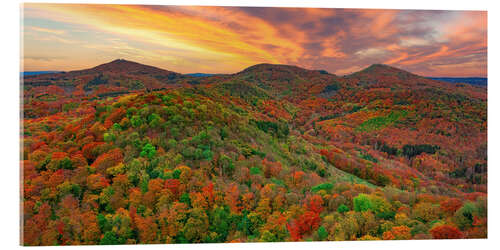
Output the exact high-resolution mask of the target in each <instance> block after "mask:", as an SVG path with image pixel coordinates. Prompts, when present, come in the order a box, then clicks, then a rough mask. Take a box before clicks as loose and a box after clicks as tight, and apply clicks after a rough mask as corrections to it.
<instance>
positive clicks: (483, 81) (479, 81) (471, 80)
mask: <svg viewBox="0 0 500 250" xmlns="http://www.w3.org/2000/svg"><path fill="white" fill-rule="evenodd" d="M428 78H429V79H432V80H436V81H443V82H451V83H467V84H471V85H478V86H488V78H485V77H428Z"/></svg>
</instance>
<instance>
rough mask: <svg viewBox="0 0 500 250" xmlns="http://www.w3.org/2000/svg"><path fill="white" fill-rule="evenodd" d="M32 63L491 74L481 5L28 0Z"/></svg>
mask: <svg viewBox="0 0 500 250" xmlns="http://www.w3.org/2000/svg"><path fill="white" fill-rule="evenodd" d="M22 10H23V15H24V17H23V19H22V26H21V29H22V40H23V42H24V49H23V55H22V58H21V59H22V60H21V63H22V64H23V66H24V69H23V70H24V71H41V70H65V71H68V70H76V69H84V68H90V67H94V66H96V65H98V64H102V63H106V62H109V61H112V60H114V59H118V58H122V59H127V60H131V61H136V62H139V63H143V64H148V65H153V66H156V67H160V68H164V69H167V70H172V71H176V72H179V73H194V72H203V73H234V72H238V71H241V70H243V69H244V68H246V67H248V66H251V65H254V64H258V63H276V64H292V65H297V66H300V67H304V68H308V69H324V70H327V71H329V72H331V73H335V74H338V75H345V74H349V73H352V72H355V71H358V70H360V69H363V68H365V67H367V66H369V65H371V64H373V63H384V64H388V65H391V66H395V67H398V68H402V69H405V70H408V71H411V72H413V73H417V74H420V75H424V76H456V77H460V76H482V77H485V76H486V75H487V15H486V12H480V11H429V10H425V11H419V10H364V9H307V8H256V7H187V6H175V7H174V6H140V5H78V4H31V3H30V4H24V6H23V8H22Z"/></svg>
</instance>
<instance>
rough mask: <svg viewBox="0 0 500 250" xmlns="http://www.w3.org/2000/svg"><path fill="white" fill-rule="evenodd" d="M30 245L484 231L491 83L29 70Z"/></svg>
mask: <svg viewBox="0 0 500 250" xmlns="http://www.w3.org/2000/svg"><path fill="white" fill-rule="evenodd" d="M23 82H24V86H23V88H24V89H23V90H24V93H23V100H22V102H23V103H22V104H21V105H22V109H23V116H24V118H23V119H22V124H21V132H22V134H21V141H22V159H21V171H22V176H23V187H22V204H21V205H22V208H23V218H22V224H23V227H24V228H23V243H24V244H25V245H76V244H139V243H141V244H143V243H190V242H193V243H199V242H203V243H210V242H272V241H311V240H312V241H320V240H331V241H334V240H382V239H383V240H407V239H431V238H434V239H442V238H485V237H486V236H487V206H486V203H487V199H486V193H487V189H486V187H487V185H486V184H487V92H486V91H487V90H486V88H484V87H476V86H472V85H456V84H452V83H445V82H440V81H434V80H431V79H427V78H424V77H420V76H417V75H414V74H411V73H409V72H405V71H403V70H400V69H396V68H393V67H389V66H386V65H372V66H370V67H368V68H366V69H364V70H362V71H360V72H357V73H354V74H352V75H348V76H343V77H339V76H336V75H333V74H330V73H328V72H326V71H322V70H306V69H302V68H299V67H295V66H288V65H272V64H259V65H255V66H252V67H249V68H247V69H245V70H243V71H241V72H239V73H235V74H231V75H207V76H196V77H195V76H189V75H182V74H178V73H175V72H171V71H167V70H163V69H159V68H155V67H151V66H146V65H142V64H138V63H134V62H129V61H126V60H116V61H113V62H110V63H108V64H103V65H100V66H97V67H95V68H92V69H88V70H80V71H71V72H63V73H54V74H43V75H35V76H25V77H24V78H23Z"/></svg>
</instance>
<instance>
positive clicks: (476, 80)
mask: <svg viewBox="0 0 500 250" xmlns="http://www.w3.org/2000/svg"><path fill="white" fill-rule="evenodd" d="M124 62H125V60H120V59H119V60H115V61H114V63H115V64H116V63H124ZM127 62H128V61H127ZM109 64H110V63H108V64H103V65H104V66H102V65H101V66H100V68H98V67H95V68H93V69H89V70H96V69H97V71H99V69H101V71H106V70H105V69H103V67H106V65H109ZM134 64H135V63H134ZM138 65H141V64H138V63H137V64H135V65H134V66H136V67H138ZM263 65H265V64H263ZM144 66H145V65H144ZM148 67H150V66H148ZM120 68H122V69H123V68H127V67H120ZM151 68H152V69H155V71H162V69H159V68H155V67H151ZM151 68H148V69H151ZM89 70H87V71H89ZM140 70H143V72H142V73H143V74H144V73H146V72H144V71H145V68H141V69H140ZM140 70H138V69H137V68H135V71H140ZM63 72H64V71H57V70H48V71H24V72H21V73H20V77H25V76H36V75H43V74H54V73H63ZM73 72H78V71H73ZM324 72H325V73H327V72H326V71H324ZM121 73H125V71H122V72H121ZM148 73H149V72H148ZM166 73H168V74H172V73H173V74H172V76H174V75H176V74H177V73H174V72H169V71H167V72H166ZM322 73H323V72H322ZM178 75H180V74H177V76H178ZM185 75H186V76H190V77H210V76H223V75H224V74H208V73H188V74H185ZM172 76H171V77H172ZM174 78H175V77H174ZM426 78H428V79H432V80H436V81H443V82H450V83H466V84H470V85H476V86H488V78H486V77H426Z"/></svg>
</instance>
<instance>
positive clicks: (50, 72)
mask: <svg viewBox="0 0 500 250" xmlns="http://www.w3.org/2000/svg"><path fill="white" fill-rule="evenodd" d="M61 72H62V71H55V70H49V71H24V72H21V74H20V76H21V77H23V76H35V75H43V74H52V73H61Z"/></svg>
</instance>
